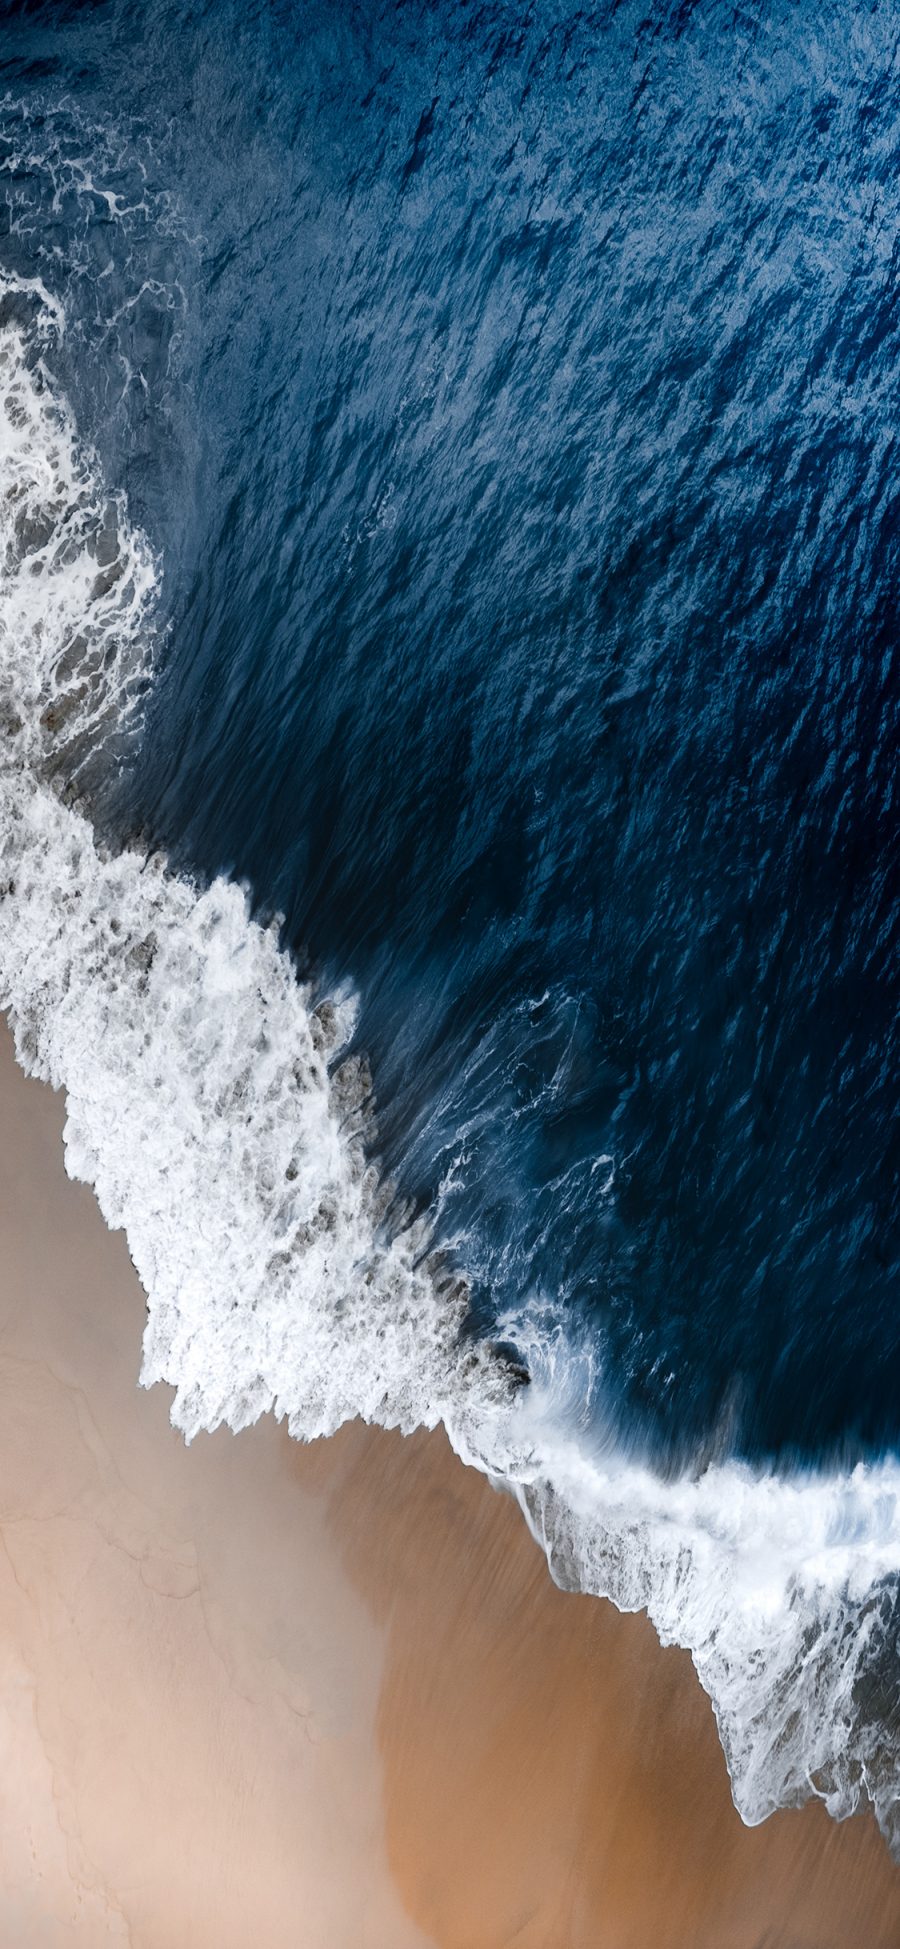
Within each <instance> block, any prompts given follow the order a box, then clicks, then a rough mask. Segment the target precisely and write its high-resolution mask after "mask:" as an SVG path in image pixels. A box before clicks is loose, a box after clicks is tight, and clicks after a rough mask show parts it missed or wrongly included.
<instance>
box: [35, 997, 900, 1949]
mask: <svg viewBox="0 0 900 1949" xmlns="http://www.w3.org/2000/svg"><path fill="white" fill-rule="evenodd" d="M62 1120H63V1110H62V1105H61V1102H60V1101H59V1099H58V1098H57V1097H55V1096H54V1094H53V1093H52V1092H51V1091H50V1090H49V1089H48V1088H47V1087H46V1086H44V1085H40V1084H37V1083H34V1082H33V1081H30V1080H28V1079H26V1078H25V1077H24V1076H23V1075H22V1074H21V1072H20V1071H19V1070H18V1069H17V1067H16V1066H15V1063H14V1060H13V1057H12V1046H11V1038H10V1036H9V1033H8V1030H7V1029H6V1027H5V1024H4V1025H3V1027H2V1031H0V1266H2V1272H0V1320H2V1332H0V1384H2V1387H3V1397H4V1398H3V1416H2V1420H0V1528H2V1542H3V1549H2V1552H0V1750H2V1752H3V1753H4V1755H5V1757H6V1761H7V1765H6V1768H5V1777H6V1779H7V1781H8V1782H10V1783H12V1784H11V1785H9V1786H8V1787H7V1789H6V1791H5V1792H3V1793H2V1795H0V1935H2V1936H3V1938H4V1939H5V1940H10V1941H15V1942H16V1943H17V1945H23V1949H27V1945H30V1944H32V1943H33V1944H34V1945H35V1949H38V1945H40V1949H44V1946H45V1945H47V1946H48V1949H55V1945H57V1944H58V1945H60V1949H62V1945H68V1944H73V1945H74V1944H79V1945H81V1944H85V1945H93V1944H96V1943H99V1942H101V1941H103V1942H116V1941H121V1942H123V1943H131V1944H132V1945H135V1946H136V1949H137V1946H140V1949H169V1945H172V1949H175V1945H179V1944H182V1943H185V1942H190V1943H191V1945H192V1949H207V1945H209V1949H213V1946H215V1949H232V1945H233V1949H245V1945H246V1943H247V1942H248V1941H251V1940H252V1941H254V1942H255V1943H256V1944H257V1945H258V1949H421V1945H423V1944H429V1943H430V1944H436V1945H439V1949H501V1945H504V1944H506V1943H508V1942H513V1941H514V1942H515V1943H516V1945H517V1949H648V1945H649V1944H651V1943H652V1944H653V1945H654V1949H759V1945H760V1944H761V1943H763V1942H764V1943H765V1945H766V1949H850V1946H851V1945H854V1944H856V1943H857V1942H859V1943H862V1942H865V1943H866V1945H867V1949H896V1944H897V1942H898V1941H900V1870H898V1869H897V1868H896V1867H895V1866H894V1865H893V1864H892V1862H891V1861H890V1858H889V1856H888V1854H887V1850H886V1848H885V1846H884V1843H883V1842H882V1840H881V1838H880V1836H879V1834H878V1832H877V1829H876V1827H875V1823H874V1820H873V1819H872V1817H871V1816H870V1815H861V1816H858V1817H856V1818H854V1819H853V1820H852V1821H849V1822H846V1823H845V1824H844V1825H843V1826H841V1827H838V1826H836V1825H835V1823H834V1822H832V1821H831V1820H830V1819H829V1817H828V1815H827V1814H826V1813H825V1811H824V1809H823V1808H822V1807H821V1806H811V1807H807V1808H805V1809H803V1810H802V1811H801V1812H799V1813H783V1814H778V1815H775V1816H774V1817H773V1818H772V1819H771V1820H770V1821H768V1822H767V1823H766V1824H765V1826H764V1827H761V1828H757V1829H753V1830H749V1829H746V1828H744V1827H743V1825H742V1823H741V1821H740V1819H739V1816H738V1815H737V1813H736V1812H735V1810H734V1807H733V1805H732V1802H731V1796H730V1791H729V1787H728V1780H727V1775H726V1770H725V1762H724V1757H723V1755H722V1751H721V1748H720V1746H719V1742H718V1737H717V1735H716V1730H715V1725H714V1722H713V1717H712V1711H711V1707H710V1705H709V1702H708V1700H707V1699H706V1697H705V1695H704V1694H703V1692H702V1691H701V1689H700V1686H699V1684H698V1681H697V1679H696V1677H695V1674H694V1671H693V1668H692V1666H691V1662H690V1659H689V1657H688V1656H687V1654H686V1653H683V1652H680V1651H677V1650H665V1651H664V1650H663V1649H662V1648H661V1647H660V1645H659V1643H658V1641H657V1639H656V1636H655V1633H654V1631H653V1629H652V1626H651V1625H650V1624H649V1622H648V1620H647V1619H646V1618H645V1617H643V1616H637V1617H631V1616H620V1615H619V1614H618V1613H617V1612H615V1611H614V1610H613V1609H612V1607H611V1606H610V1605H609V1604H607V1603H605V1602H602V1601H601V1600H598V1599H595V1598H590V1597H582V1596H573V1595H571V1594H564V1593H562V1592H561V1591H559V1590H558V1589H557V1588H556V1587H555V1586H554V1585H553V1583H552V1581H551V1579H550V1577H549V1573H548V1570H547V1566H546V1563H545V1561H544V1558H543V1555H542V1554H541V1552H540V1550H539V1549H538V1547H537V1545H536V1544H535V1543H534V1541H533V1539H532V1538H531V1536H530V1534H529V1532H528V1530H527V1527H526V1525H525V1523H524V1521H523V1519H522V1517H521V1514H520V1512H519V1510H518V1509H517V1508H516V1506H515V1504H514V1502H513V1501H512V1499H511V1498H509V1497H506V1496H502V1495H498V1494H497V1493H496V1492H495V1491H494V1490H492V1489H491V1488H490V1486H489V1485H488V1483H487V1482H486V1481H485V1480H484V1479H483V1478H481V1477H480V1476H479V1475H477V1474H476V1473H475V1472H474V1471H472V1470H470V1469H467V1468H465V1467H464V1466H463V1464H462V1463H461V1462H459V1461H458V1460H457V1458H456V1457H455V1456H453V1454H452V1452H451V1451H450V1448H449V1444H448V1443H447V1441H446V1439H445V1438H444V1436H443V1435H442V1434H440V1433H438V1434H434V1435H425V1434H421V1435H415V1436H413V1437H411V1438H409V1439H406V1440H404V1438H402V1437H400V1436H398V1435H389V1434H385V1433H384V1432H383V1431H381V1430H377V1429H369V1428H365V1427H363V1426H362V1425H361V1424H353V1425H352V1426H348V1427H346V1428H344V1429H343V1430H341V1432H340V1433H339V1434H338V1435H337V1436H335V1437H333V1438H332V1439H330V1440H328V1441H323V1442H319V1443H316V1444H314V1445H313V1446H312V1447H309V1448H304V1447H301V1446H299V1445H298V1444H297V1443H294V1442H292V1441H291V1440H290V1438H289V1437H288V1436H287V1434H286V1432H285V1430H284V1429H283V1428H281V1427H277V1426H276V1425H275V1424H274V1423H273V1422H272V1421H271V1420H266V1421H263V1422H260V1423H258V1424H257V1425H256V1426H255V1427H253V1428H251V1429H248V1430H246V1431H244V1433H242V1434H240V1435H238V1436H233V1435H231V1434H229V1433H228V1432H227V1431H225V1430H220V1431H219V1432H218V1433H217V1434H216V1435H213V1436H207V1435H202V1436H198V1437H197V1439H196V1440H195V1442H194V1443H193V1445H192V1447H191V1448H190V1449H188V1448H186V1447H185V1445H184V1443H183V1441H182V1439H181V1437H180V1436H179V1435H177V1434H176V1433H175V1432H174V1430H173V1429H172V1428H171V1427H170V1425H169V1422H168V1405H169V1399H170V1393H169V1390H168V1389H164V1388H162V1387H155V1388H152V1389H150V1390H148V1391H143V1390H140V1389H138V1387H137V1374H138V1366H139V1357H140V1336H141V1332H142V1328H143V1319H144V1304H143V1295H142V1293H141V1289H140V1286H139V1284H138V1281H137V1278H136V1276H135V1274H134V1271H133V1269H132V1267H131V1264H130V1261H129V1259H128V1254H127V1249H126V1246H125V1241H124V1238H123V1237H122V1235H121V1234H112V1233H110V1232H108V1231H107V1229H106V1227H105V1225H104V1223H103V1220H102V1218H101V1217H100V1213H99V1211H98V1209H97V1207H96V1204H95V1202H94V1199H93V1196H92V1194H91V1193H90V1191H89V1190H88V1189H87V1188H86V1187H84V1186H82V1185H73V1184H71V1183H70V1182H69V1180H68V1179H67V1178H66V1176H65V1172H64V1166H63V1153H62V1145H61V1140H60V1132H61V1125H62Z"/></svg>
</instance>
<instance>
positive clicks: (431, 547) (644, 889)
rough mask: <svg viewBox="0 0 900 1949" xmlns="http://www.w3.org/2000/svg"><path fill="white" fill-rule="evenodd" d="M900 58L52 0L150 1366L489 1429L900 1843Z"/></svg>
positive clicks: (797, 1751)
mask: <svg viewBox="0 0 900 1949" xmlns="http://www.w3.org/2000/svg"><path fill="white" fill-rule="evenodd" d="M898 43H900V30H898V28H897V23H896V21H895V19H894V18H893V16H892V12H891V10H890V9H889V8H879V7H877V6H876V7H874V8H867V9H866V10H863V9H862V8H853V7H851V8H850V9H847V8H837V7H835V6H833V5H831V6H824V5H822V6H816V5H812V4H803V5H800V6H792V7H790V8H788V7H779V6H775V7H769V8H766V9H761V8H745V9H734V8H727V9H726V8H724V7H717V6H712V5H706V6H704V5H697V6H693V7H692V6H687V5H683V6H680V7H665V6H662V7H658V8H654V9H652V10H651V11H650V13H649V14H648V13H646V12H642V11H641V10H640V9H639V8H629V7H619V6H608V7H606V8H601V9H599V10H597V11H596V12H594V13H591V14H573V13H571V12H570V11H567V10H564V9H562V8H554V6H553V5H551V4H547V5H538V6H535V7H533V8H531V9H526V10H522V9H513V8H511V7H503V6H496V7H483V8H476V7H470V6H457V7H455V6H452V5H449V4H441V5H440V6H436V7H435V6H432V7H427V8H426V7H423V6H412V5H408V6H400V7H390V8H389V7H375V6H367V7H357V8H353V7H331V8H315V7H304V6H297V5H294V6H291V7H288V6H286V5H281V6H279V5H275V4H270V5H257V6H246V5H245V6H241V7H238V6H236V5H234V6H233V5H231V4H228V3H227V0H220V3H219V4H216V5H211V4H210V5H207V6H206V7H205V8H202V7H201V8H194V9H191V10H188V9H183V10H179V9H175V10H171V9H167V8H164V7H162V6H155V5H152V4H150V5H148V6H146V7H142V8H141V9H139V10H135V9H126V8H125V7H124V6H123V5H120V4H119V3H118V0H108V4H99V5H93V6H91V5H84V4H82V5H77V6H76V5H68V6H50V5H36V6H35V5H31V6H27V7H13V8H10V7H5V8H3V9H2V11H0V270H2V273H3V281H2V285H0V342H2V346H3V359H4V365H3V369H2V372H0V381H2V392H3V428H4V440H3V449H2V453H3V464H4V467H5V468H6V473H5V475H4V479H5V480H8V481H10V480H11V481H12V482H13V492H12V494H11V496H10V495H8V502H7V516H8V517H9V518H8V519H7V520H6V527H5V529H4V535H5V547H6V557H5V560H6V571H5V573H6V580H5V582H4V583H3V584H2V603H3V605H4V607H3V611H2V613H0V629H3V628H4V625H5V648H4V659H5V660H4V666H3V704H4V709H5V710H6V711H7V713H8V715H9V717H10V728H11V740H12V742H11V746H10V749H11V752H12V761H11V763H10V764H9V765H8V767H7V771H6V773H5V774H4V781H5V782H4V792H5V795H6V796H5V800H4V817H5V820H6V823H5V826H4V832H5V842H4V843H5V853H4V858H5V860H6V867H7V868H8V872H9V882H10V890H9V891H8V893H7V899H6V902H5V906H4V907H3V908H2V909H0V961H2V964H3V966H2V977H3V983H4V987H3V997H4V999H5V1001H6V1003H7V1005H8V1006H10V1007H11V1009H12V1012H13V1017H14V1021H15V1022H16V1025H17V1032H18V1036H19V1046H20V1051H21V1053H22V1055H23V1060H26V1061H27V1062H28V1063H29V1064H30V1065H31V1066H34V1067H36V1068H38V1069H39V1071H40V1073H45V1074H50V1075H52V1076H53V1078H54V1080H56V1081H58V1082H63V1081H64V1082H65V1083H66V1085H67V1087H68V1089H69V1092H70V1130H69V1162H70V1168H72V1169H74V1170H76V1171H78V1172H79V1174H81V1175H84V1176H86V1177H88V1178H89V1179H90V1180H91V1181H92V1182H94V1183H95V1185H96V1187H97V1190H98V1196H99V1197H100V1200H101V1204H102V1205H103V1208H104V1210H105V1212H106V1215H107V1217H108V1219H109V1221H110V1222H111V1223H124V1224H125V1225H126V1228H127V1230H128V1233H129V1240H130V1242H131V1246H132V1251H133V1254H134V1256H135V1260H136V1263H137V1265H138V1269H139V1271H140V1272H141V1276H142V1278H143V1281H144V1284H145V1287H146V1289H147V1291H148V1298H149V1301H150V1320H149V1325H148V1338H147V1343H146V1347H145V1378H147V1379H154V1378H165V1379H168V1380H170V1381H172V1382H173V1383H174V1384H175V1386H176V1389H177V1398H176V1410H175V1412H176V1415H177V1417H178V1419H179V1421H180V1424H181V1425H182V1426H183V1427H185V1429H186V1431H187V1432H189V1433H190V1432H193V1431H194V1430H195V1429H197V1428H200V1427H205V1426H210V1425H214V1424H215V1422H216V1421H217V1420H220V1419H225V1420H227V1421H229V1422H230V1424H231V1425H232V1426H239V1425H241V1424H242V1422H244V1421H246V1420H247V1419H250V1418H252V1416H253V1415H254V1414H256V1413H258V1412H261V1411H263V1409H265V1408H267V1407H270V1406H274V1407H275V1408H276V1411H278V1412H282V1413H285V1414H287V1415H288V1416H289V1418H290V1421H291V1426H292V1427H293V1429H294V1431H295V1432H296V1433H298V1434H305V1435H310V1434H315V1433H318V1432H322V1431H324V1430H326V1429H327V1428H329V1427H333V1426H335V1425H337V1423H338V1422H339V1421H340V1420H341V1419H343V1418H345V1417H346V1416H347V1415H350V1414H353V1413H355V1412H362V1413H365V1414H367V1415H368V1416H369V1417H370V1418H373V1419H380V1420H385V1421H388V1422H396V1423H399V1425H402V1426H412V1425H415V1423H416V1422H417V1421H420V1420H427V1421H434V1420H437V1419H439V1418H440V1419H444V1420H445V1421H446V1423H447V1425H448V1427H449V1428H450V1432H451V1435H452V1436H453V1438H454V1439H455V1440H456V1443H457V1446H458V1447H459V1448H460V1450H461V1451H462V1452H463V1453H465V1454H466V1455H467V1456H468V1457H469V1458H470V1459H473V1460H477V1461H478V1462H479V1463H480V1464H481V1465H482V1466H484V1467H486V1468H487V1469H488V1471H489V1472H490V1473H492V1474H496V1475H498V1476H506V1477H507V1478H508V1479H510V1480H512V1481H514V1482H515V1483H517V1484H518V1486H519V1492H520V1495H521V1499H522V1501H523V1506H524V1507H525V1509H526V1513H527V1515H528V1518H529V1520H530V1521H531V1522H532V1524H533V1526H534V1527H535V1530H536V1533H538V1534H539V1535H540V1536H541V1538H542V1540H543V1541H544V1543H545V1545H546V1547H547V1550H548V1556H549V1558H550V1561H551V1566H552V1567H553V1569H554V1573H555V1574H556V1575H557V1576H558V1577H559V1578H560V1579H561V1580H562V1581H564V1582H572V1583H576V1584H578V1585H579V1586H580V1587H583V1588H588V1589H596V1590H604V1591H607V1592H609V1593H610V1594H611V1595H613V1597H614V1598H615V1599H616V1601H617V1602H620V1603H623V1604H628V1605H637V1604H640V1605H645V1606H646V1607H647V1608H648V1609H649V1610H650V1612H651V1615H653V1616H654V1619H655V1621H656V1623H657V1625H658V1628H659V1629H660V1632H661V1635H663V1636H664V1637H669V1638H674V1639H676V1640H677V1641H678V1642H681V1643H687V1644H689V1645H690V1646H691V1648H692V1650H693V1652H694V1656H695V1662H696V1663H697V1666H698V1670H699V1672H700V1676H701V1678H702V1680H703V1682H704V1684H705V1685H706V1686H707V1689H708V1690H709V1691H710V1693H711V1695H712V1697H713V1700H714V1704H715V1706H716V1710H717V1714H718V1717H719V1723H720V1729H721V1731H722V1736H723V1741H724V1743H725V1746H726V1752H727V1754H728V1758H729V1764H730V1766H731V1769H732V1777H733V1782H734V1785H735V1793H736V1797H737V1799H738V1802H739V1804H740V1806H741V1809H742V1811H743V1812H744V1813H745V1816H746V1817H747V1818H751V1819H758V1818H761V1817H762V1816H763V1815H764V1814H765V1813H766V1812H768V1811H769V1810H770V1809H771V1807H772V1806H775V1805H777V1804H782V1803H784V1802H789V1801H792V1800H797V1799H799V1798H803V1797H805V1796H806V1795H808V1794H809V1793H811V1792H816V1793H820V1794H821V1795H822V1796H823V1797H825V1798H826V1799H827V1801H828V1803H829V1805H830V1806H831V1807H832V1810H833V1811H834V1812H836V1813H839V1814H840V1813H845V1812H847V1811H849V1809H850V1807H851V1806H852V1805H854V1804H855V1803H856V1800H857V1798H858V1797H859V1795H860V1794H862V1793H868V1794H869V1796H870V1797H871V1798H872V1799H873V1800H874V1801H875V1804H876V1806H877V1808H878V1811H879V1817H880V1818H881V1820H882V1824H883V1826H884V1827H885V1831H886V1832H887V1833H888V1834H889V1835H890V1836H892V1837H894V1838H896V1836H897V1804H898V1792H900V1788H898V1783H897V1777H896V1750H897V1732H898V1722H897V1708H898V1664H897V1655H896V1654H897V1631H898V1600H897V1572H898V1567H900V1513H898V1512H900V1504H898V1502H897V1492H898V1483H900V1469H898V1465H897V1463H896V1461H895V1459H894V1455H895V1450H896V1448H897V1445H898V1440H900V1387H898V1381H900V1311H898V1308H897V1304H896V1300H897V1286H898V1225H897V1216H898V1181H897V1144H896V1136H895V1130H894V1118H895V1102H896V1091H897V1070H898V1065H897V1042H896V1027H895V1018H896V995H897V948H898V935H900V923H898V913H900V905H898V849H897V808H896V798H897V782H896V781H897V743H898V694H900V693H898V678H897V648H896V643H895V610H896V601H895V591H896V586H897V567H898V559H897V558H898V546H900V534H898V526H897V510H898V501H897V497H898V491H900V461H898V456H897V453H896V438H895V425H896V408H895V397H896V391H897V386H898V378H900V319H898V315H897V313H898V302H900V300H898V289H900V287H898V280H897V262H898V246H900V187H898V185H900V62H898ZM23 428H24V434H23ZM25 436H27V437H25ZM35 456H37V458H35ZM23 506H26V507H27V510H28V514H27V520H25V522H24V524H23V521H22V519H21V518H20V517H21V514H22V507H23ZM73 506H74V507H76V511H77V512H76V518H75V522H74V527H73V515H72V508H73ZM10 509H11V510H12V512H11V514H10ZM5 519H6V517H5ZM113 565H115V573H114V574H113V575H112V578H111V579H110V580H109V581H108V586H103V578H104V576H106V577H107V578H109V576H110V570H111V568H112V567H113ZM98 576H99V578H100V580H99V582H98V579H97V578H98ZM48 600H49V603H50V608H49V611H48V609H47V606H46V605H47V602H48ZM117 604H120V605H121V606H120V607H119V608H117V606H116V605H117ZM48 617H49V620H48ZM86 646H87V647H86ZM85 659H87V660H85ZM73 673H74V676H73ZM151 679H152V680H151ZM148 684H149V688H148ZM85 699H87V703H85ZM62 779H64V780H65V781H66V792H65V794H64V795H63V797H61V796H60V790H59V786H60V781H61V780H62ZM88 809H90V810H91V811H92V816H93V821H94V825H93V828H92V827H91V825H89V824H88V822H87V817H86V814H87V811H88ZM151 853H152V854H154V855H155V856H156V857H155V858H154V859H153V861H152V863H151V864H150V866H148V867H147V866H144V864H143V862H144V861H145V860H146V858H147V856H148V854H151ZM166 862H167V864H166ZM5 870H6V868H5ZM235 882H238V883H239V884H240V886H242V887H244V888H245V889H246V897H245V896H244V895H242V894H240V893H239V892H238V890H237V887H236V886H235V884H234V883H235ZM63 885H65V887H66V888H67V898H66V899H65V900H63V901H61V899H60V887H61V886H63ZM73 889H74V891H73ZM204 889H206V890H204ZM250 914H255V915H256V916H257V919H258V920H259V921H260V922H261V923H267V922H269V921H270V920H271V919H272V917H273V916H274V917H276V920H275V930H274V931H273V930H272V929H271V928H269V929H268V931H265V929H264V927H261V926H257V925H256V923H255V922H253V921H251V919H250V917H249V916H250ZM48 935H49V937H50V939H51V940H52V942H53V943H54V952H53V954H52V955H49V956H48V955H47V953H46V950H45V949H44V948H43V947H42V945H41V944H42V942H44V941H46V939H47V938H48ZM279 943H280V947H281V949H282V950H283V951H282V952H279ZM285 951H286V952H285ZM288 956H289V957H290V958H287V957H288ZM297 971H299V975H300V977H301V978H302V980H301V981H299V982H298V979H297ZM317 1010H318V1012H316V1011H317ZM113 1106H115V1116H116V1117H117V1118H118V1120H119V1122H120V1123H122V1122H124V1123H125V1124H126V1125H127V1128H128V1130H129V1131H130V1133H131V1141H130V1142H125V1143H123V1142H122V1141H121V1140H120V1141H119V1142H118V1144H117V1145H116V1146H112V1147H111V1144H110V1136H109V1129H110V1124H111V1121H112V1119H113ZM292 1172H293V1175H291V1173H292ZM498 1347H499V1348H500V1349H501V1350H505V1353H506V1356H507V1359H506V1361H505V1362H504V1360H503V1359H502V1358H499V1357H498V1355H497V1353H496V1351H492V1350H495V1349H497V1348H498ZM510 1361H511V1362H512V1365H511V1366H510ZM522 1371H524V1372H527V1373H528V1374H529V1375H530V1377H531V1381H530V1385H529V1386H528V1387H527V1388H522V1389H519V1390H517V1389H516V1387H515V1386H514V1380H515V1377H516V1375H517V1374H518V1373H520V1372H522Z"/></svg>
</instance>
